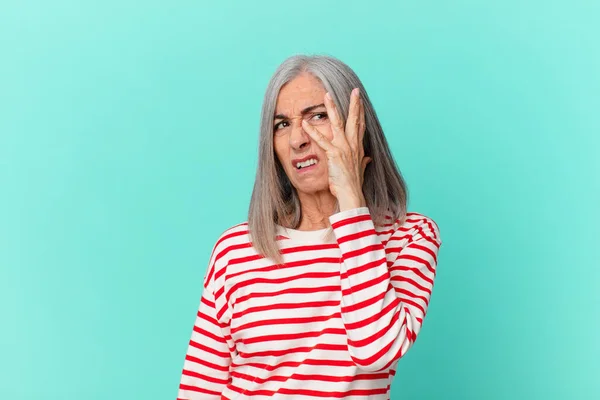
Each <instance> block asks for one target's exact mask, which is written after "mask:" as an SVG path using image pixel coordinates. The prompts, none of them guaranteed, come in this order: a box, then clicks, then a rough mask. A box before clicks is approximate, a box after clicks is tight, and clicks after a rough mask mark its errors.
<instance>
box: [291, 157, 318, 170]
mask: <svg viewBox="0 0 600 400" xmlns="http://www.w3.org/2000/svg"><path fill="white" fill-rule="evenodd" d="M316 163H317V160H316V159H314V158H312V159H310V160H306V161H302V162H299V163H298V164H296V168H297V169H300V168H304V167H308V166H309V165H313V164H316Z"/></svg>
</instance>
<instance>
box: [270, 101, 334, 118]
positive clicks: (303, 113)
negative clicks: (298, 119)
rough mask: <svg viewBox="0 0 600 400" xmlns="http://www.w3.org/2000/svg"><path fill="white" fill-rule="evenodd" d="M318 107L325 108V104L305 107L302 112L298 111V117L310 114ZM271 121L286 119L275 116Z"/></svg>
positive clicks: (283, 116) (281, 116)
mask: <svg viewBox="0 0 600 400" xmlns="http://www.w3.org/2000/svg"><path fill="white" fill-rule="evenodd" d="M319 107H325V104H324V103H321V104H317V105H314V106H310V107H306V108H305V109H304V110H302V111H300V115H305V114H308V113H309V112H311V111H312V110H314V109H315V108H319ZM273 119H287V117H286V116H285V115H284V114H277V115H275V116H274V117H273Z"/></svg>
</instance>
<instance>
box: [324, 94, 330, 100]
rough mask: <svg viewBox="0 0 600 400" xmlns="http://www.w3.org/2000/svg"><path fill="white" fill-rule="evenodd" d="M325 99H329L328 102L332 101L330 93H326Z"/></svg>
mask: <svg viewBox="0 0 600 400" xmlns="http://www.w3.org/2000/svg"><path fill="white" fill-rule="evenodd" d="M325 97H327V100H331V95H330V94H329V92H327V93H325Z"/></svg>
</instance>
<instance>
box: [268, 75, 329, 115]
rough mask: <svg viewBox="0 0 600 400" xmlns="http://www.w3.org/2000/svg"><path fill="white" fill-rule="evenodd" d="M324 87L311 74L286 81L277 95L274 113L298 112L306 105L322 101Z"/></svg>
mask: <svg viewBox="0 0 600 400" xmlns="http://www.w3.org/2000/svg"><path fill="white" fill-rule="evenodd" d="M324 96H325V88H324V87H323V85H322V84H321V82H320V81H319V80H318V79H316V78H315V77H313V76H312V75H308V74H306V75H300V76H298V77H297V78H295V79H293V80H292V81H290V82H288V83H286V84H285V85H284V86H283V87H282V88H281V90H280V91H279V95H278V96H277V104H276V111H275V113H276V114H287V113H294V114H299V113H300V111H301V110H302V109H304V108H306V107H310V106H313V105H316V104H320V103H323V98H324Z"/></svg>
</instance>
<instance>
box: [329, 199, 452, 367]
mask: <svg viewBox="0 0 600 400" xmlns="http://www.w3.org/2000/svg"><path fill="white" fill-rule="evenodd" d="M330 222H331V225H332V227H333V230H334V233H335V236H336V238H337V241H338V245H339V247H340V250H341V252H342V263H341V271H340V274H341V286H342V300H341V313H342V320H343V322H344V326H345V328H346V334H347V336H348V350H349V352H350V355H351V356H352V359H353V360H354V363H355V364H356V365H357V366H359V367H361V368H362V369H364V370H367V371H379V370H382V369H386V368H388V367H389V366H391V365H392V364H393V363H394V362H396V361H397V360H398V359H400V357H402V356H403V355H404V354H406V352H407V351H408V349H409V348H410V347H411V346H412V344H413V343H414V342H415V340H416V338H417V335H418V333H419V331H420V330H421V325H422V324H423V318H424V317H425V314H426V312H427V307H428V304H429V299H430V297H431V290H432V289H433V281H434V277H435V273H436V264H437V253H438V250H439V248H440V246H441V243H442V242H441V240H440V234H439V229H438V227H437V225H436V224H435V222H434V221H433V220H432V219H430V218H427V217H425V216H423V215H420V214H414V213H411V214H409V215H408V219H407V221H406V222H405V223H404V224H403V225H402V226H396V225H391V226H390V229H394V228H395V229H394V231H393V232H392V234H391V236H390V239H389V240H388V241H387V242H385V243H382V241H381V240H380V239H379V236H378V235H377V233H376V231H375V227H374V224H373V220H372V219H371V216H370V214H369V209H368V208H367V207H360V208H355V209H351V210H346V211H342V212H339V213H337V214H334V215H332V216H331V217H330Z"/></svg>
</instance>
